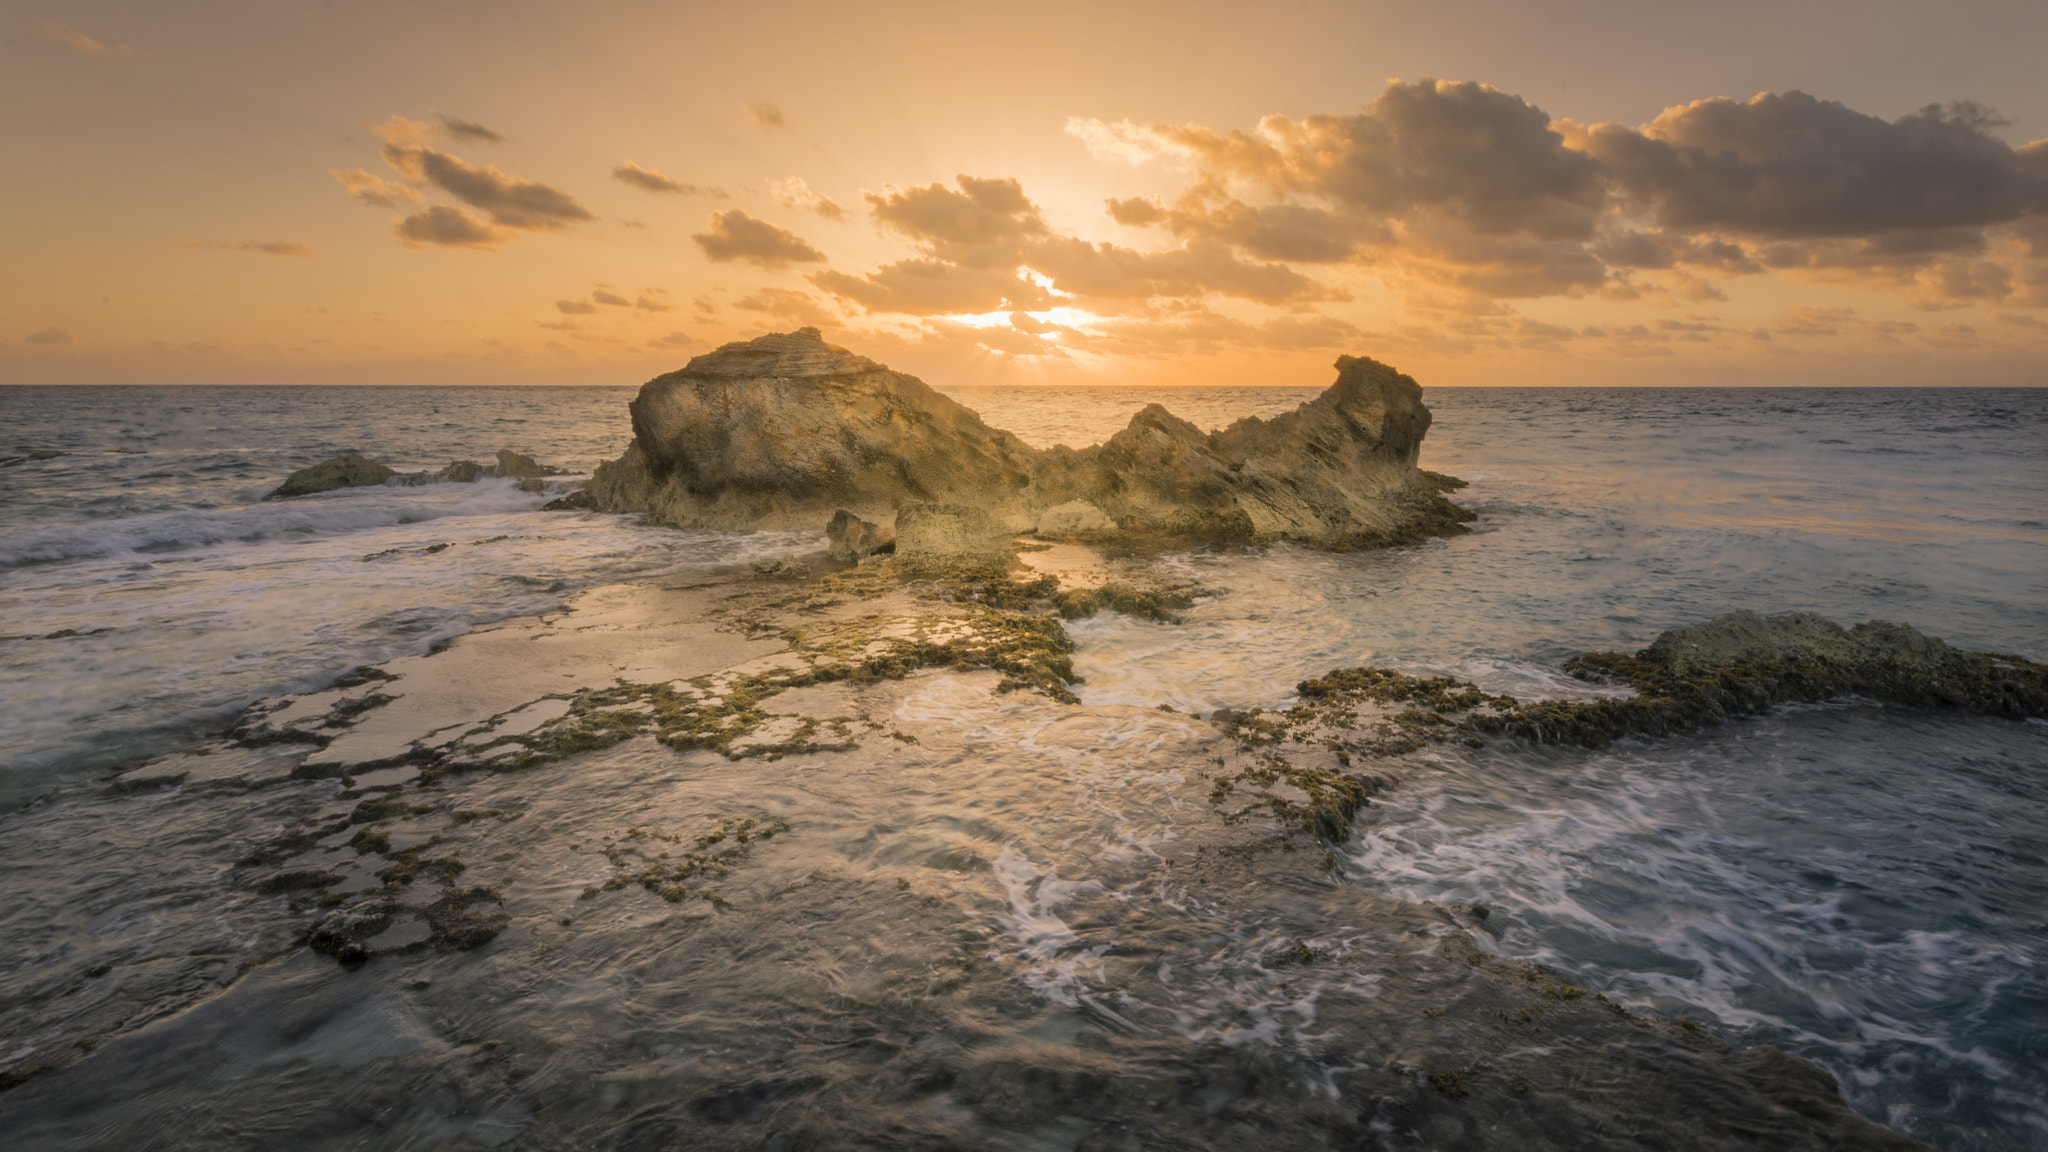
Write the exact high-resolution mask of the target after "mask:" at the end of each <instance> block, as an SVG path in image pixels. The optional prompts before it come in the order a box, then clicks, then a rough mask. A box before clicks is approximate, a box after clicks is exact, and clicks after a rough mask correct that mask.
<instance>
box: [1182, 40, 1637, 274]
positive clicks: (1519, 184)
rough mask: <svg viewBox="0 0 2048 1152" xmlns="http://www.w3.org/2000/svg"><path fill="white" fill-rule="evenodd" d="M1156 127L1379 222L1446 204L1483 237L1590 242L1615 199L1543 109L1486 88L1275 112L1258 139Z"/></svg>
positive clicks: (1248, 176) (1258, 180)
mask: <svg viewBox="0 0 2048 1152" xmlns="http://www.w3.org/2000/svg"><path fill="white" fill-rule="evenodd" d="M1152 131H1153V132H1154V133H1155V134H1157V135H1158V136H1159V137H1160V138H1161V139H1163V140H1164V141H1166V142H1168V143H1169V144H1172V145H1173V146H1175V147H1178V148H1181V149H1185V150H1186V151H1187V152H1189V153H1190V154H1192V155H1193V156H1194V157H1195V158H1196V159H1197V160H1198V161H1199V162H1200V163H1201V164H1202V166H1203V167H1204V168H1205V169H1206V170H1207V171H1209V172H1211V173H1213V174H1214V175H1215V176H1217V177H1219V178H1222V179H1224V180H1227V181H1230V182H1244V183H1250V184H1255V185H1262V186H1264V187H1265V188H1266V189H1268V190H1269V191H1271V192H1274V193H1277V194H1281V195H1298V196H1309V197H1314V198H1318V199H1322V200H1326V201H1328V202H1330V203H1331V204H1332V205H1333V206H1338V207H1341V208H1343V209H1346V210H1349V211H1351V212H1354V213H1357V214H1360V215H1362V216H1364V217H1365V218H1367V219H1370V220H1385V219H1388V218H1397V217H1402V216H1406V215H1408V214H1409V213H1411V212H1414V211H1415V210H1417V209H1420V208H1435V209H1438V210H1440V211H1441V212H1442V213H1444V214H1446V215H1448V216H1450V217H1453V218H1455V219H1458V220H1460V221H1462V222H1463V223H1465V224H1466V225H1467V226H1468V227H1470V228H1471V229H1473V230H1474V231H1478V232H1483V233H1491V234H1505V233H1510V232H1523V233H1528V234H1530V235H1533V236H1536V237H1539V238H1543V239H1586V238H1590V236H1591V235H1592V232H1593V225H1594V221H1595V220H1596V218H1597V217H1598V215H1599V212H1600V209H1601V207H1602V206H1603V203H1604V201H1605V197H1606V190H1605V188H1604V186H1603V183H1602V181H1601V172H1600V166H1599V164H1598V163H1597V162H1595V161H1594V160H1593V159H1591V158H1590V157H1588V156H1586V155H1584V154H1582V153H1579V152H1575V151H1573V150H1571V149H1570V148H1567V147H1566V146H1565V138H1564V136H1563V135H1562V134H1561V133H1559V132H1557V131H1556V130H1555V129H1553V128H1552V127H1551V124H1550V117H1549V116H1548V115H1547V114H1546V113H1545V112H1544V111H1543V110H1542V109H1540V108H1538V107H1536V106H1535V105H1533V104H1530V103H1528V102H1527V101H1525V100H1522V99H1521V98H1520V97H1517V96H1511V95H1509V94H1507V93H1505V92H1502V91H1500V90H1498V89H1496V88H1493V87H1491V86H1489V85H1484V84H1473V83H1469V82H1467V83H1454V82H1451V81H1447V80H1430V79H1424V80H1419V81H1416V82H1414V83H1400V82H1396V83H1394V84H1392V85H1390V86H1389V87H1388V88H1387V90H1386V91H1385V92H1382V93H1381V94H1380V95H1379V96H1378V97H1376V98H1375V99H1374V100H1373V102H1372V103H1371V104H1369V105H1367V106H1366V109H1365V111H1363V112H1361V113H1358V114H1356V115H1350V116H1338V115H1316V116H1310V117H1308V118H1306V119H1304V120H1300V121H1296V120H1292V119H1289V118H1288V117H1285V116H1268V117H1266V118H1265V119H1264V120H1261V121H1260V122H1259V130H1258V133H1257V134H1256V135H1248V134H1246V133H1243V132H1237V131H1232V132H1228V133H1218V132H1213V131H1211V130H1209V129H1206V128H1200V127H1195V126H1186V127H1174V126H1158V127H1155V128H1153V129H1152Z"/></svg>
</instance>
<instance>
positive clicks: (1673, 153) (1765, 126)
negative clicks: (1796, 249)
mask: <svg viewBox="0 0 2048 1152" xmlns="http://www.w3.org/2000/svg"><path fill="white" fill-rule="evenodd" d="M1997 124H1998V121H1996V120H1995V118H1992V117H1990V116H1989V114H1988V113H1986V112H1985V110H1984V109H1982V108H1979V107H1976V106H1975V105H1969V104H1958V105H1953V106H1951V107H1949V108H1947V109H1944V108H1941V107H1939V106H1935V105H1930V106H1928V107H1926V108H1923V109H1921V110H1920V111H1918V112H1915V113H1913V114H1911V115H1909V116H1903V117H1901V118H1899V119H1898V120H1895V121H1885V120H1882V119H1879V118H1878V117H1875V116H1869V115H1866V114H1864V113H1861V112H1857V111H1854V110H1852V109H1850V108H1848V107H1847V106H1845V105H1843V104H1839V103H1837V102H1835V101H1832V100H1819V99H1815V98H1814V97H1812V96H1809V95H1807V94H1806V93H1804V92H1797V91H1794V92H1786V93H1783V94H1778V93H1770V92H1766V93H1763V94H1761V95H1758V96H1756V97H1754V98H1752V99H1750V100H1748V101H1746V102H1739V101H1735V100H1730V99H1728V98H1726V97H1716V98H1714V99H1711V100H1696V101H1694V102H1693V103H1690V104H1686V105H1683V106H1680V107H1676V108H1668V109H1666V110H1665V111H1664V112H1663V114H1662V115H1660V116H1658V117H1657V118H1656V119H1655V120H1653V121H1651V122H1650V123H1649V124H1647V125H1645V126H1643V127H1642V128H1641V129H1632V128H1625V127H1622V126H1621V125H1617V124H1599V125H1595V126H1593V127H1592V128H1589V129H1586V130H1584V133H1583V136H1582V139H1581V141H1580V146H1581V147H1583V148H1584V150H1585V154H1586V155H1587V156H1588V157H1589V158H1592V159H1594V160H1597V161H1598V162H1599V163H1600V165H1601V166H1602V168H1603V169H1604V171H1605V172H1606V173H1607V174H1608V176H1609V178H1610V179H1612V180H1613V181H1614V183H1615V185H1616V187H1617V188H1618V189H1619V190H1620V191H1621V192H1622V194H1623V195H1625V196H1626V197H1628V198H1629V199H1630V200H1632V201H1633V202H1634V203H1635V205H1636V206H1638V207H1640V208H1641V209H1643V210H1644V211H1647V212H1649V213H1650V214H1652V215H1653V216H1654V218H1655V219H1656V220H1657V222H1658V223H1659V224H1661V225H1662V226H1663V227H1665V228H1667V229H1671V230H1675V231H1681V232H1716V233H1733V234H1736V235H1742V236H1752V237H1769V238H1777V239H1842V238H1849V237H1873V236H1880V235H1888V234H1895V233H1901V232H1928V231H1943V232H1946V233H1948V234H1949V235H1950V236H1951V237H1955V238H1962V237H1966V236H1969V235H1974V234H1975V233H1976V231H1977V230H1978V229H1981V228H1983V227H1985V226H1987V225H1991V224H1998V223H2003V222H2005V221H2009V220H2014V219H2017V218H2019V217H2020V216H2022V215H2026V214H2028V213H2033V212H2042V211H2048V181H2044V178H2043V175H2042V174H2040V173H2037V172H2035V171H2032V170H2031V168H2032V165H2031V163H2030V162H2027V161H2025V160H2023V158H2022V156H2021V155H2020V154H2019V153H2016V152H2015V151H2014V149H2012V148H2011V147H2009V146H2008V145H2006V144H2005V143H2004V142H2003V141H2001V140H1999V139H1998V138H1997V137H1996V136H1993V135H1992V134H1991V132H1990V129H1991V128H1993V127H1995V126H1997Z"/></svg>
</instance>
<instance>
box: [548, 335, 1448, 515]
mask: <svg viewBox="0 0 2048 1152" xmlns="http://www.w3.org/2000/svg"><path fill="white" fill-rule="evenodd" d="M629 407H630V410H631V412H632V417H633V442H632V444H631V445H629V446H628V447H627V449H626V452H625V454H624V455H623V456H621V457H620V458H619V459H617V460H614V461H611V462H609V463H606V464H602V465H600V466H599V467H598V469H597V472H596V475H594V476H593V477H592V478H591V481H590V483H589V484H588V485H587V486H586V488H585V491H587V492H588V493H589V497H590V505H591V507H593V508H595V509H597V510H600V511H606V512H638V513H642V514H644V515H645V517H646V518H647V520H648V521H649V522H650V523H655V524H663V525H667V526H670V527H675V528H713V529H729V530H730V529H756V528H761V529H784V530H789V529H817V528H820V527H822V526H824V525H825V523H826V522H827V521H828V520H830V519H832V518H833V517H834V516H835V515H836V514H837V513H839V512H842V511H844V512H847V513H850V514H851V515H852V516H855V517H859V518H860V519H862V520H867V521H873V522H874V523H875V524H877V525H892V524H895V522H896V516H897V513H898V512H900V511H902V510H904V509H906V508H909V507H911V506H913V505H942V506H945V507H946V508H947V511H948V512H949V514H954V515H963V516H967V517H971V518H972V519H974V520H975V521H977V522H979V523H980V524H982V525H985V527H986V531H987V532H988V533H989V534H991V535H996V534H1009V533H1013V532H1022V531H1031V530H1034V529H1035V530H1036V531H1037V532H1038V534H1039V535H1041V536H1055V537H1067V538H1078V539H1103V538H1109V537H1115V536H1124V537H1146V536H1151V537H1163V538H1177V539H1194V540H1215V541H1238V542H1245V543H1265V542H1270V541H1275V540H1294V541H1298V542H1300V543H1303V544H1307V545H1309V546H1312V547H1317V548H1325V549H1331V550H1340V551H1342V550H1351V549H1358V548H1371V547H1378V546H1381V545H1386V544H1400V543H1411V542H1414V541H1418V540H1422V539H1425V538H1427V537H1430V536H1439V535H1451V534H1455V533H1459V532H1463V531H1464V530H1465V529H1464V524H1465V522H1466V521H1469V520H1471V519H1473V516H1472V514H1471V513H1469V512H1467V511H1465V510H1464V509H1462V508H1460V507H1458V506H1457V505H1455V504H1453V503H1451V502H1450V501H1449V500H1447V499H1445V498H1444V495H1443V493H1445V492H1447V491H1452V490H1455V489H1457V488H1461V487H1463V486H1464V482H1463V481H1460V480H1456V479H1454V478H1452V477H1448V476H1439V475H1437V474H1435V473H1432V472H1427V471H1424V470H1422V469H1420V468H1418V467H1417V466H1416V459H1417V457H1418V455H1419V454H1420V452H1421V449H1422V438H1423V435H1424V434H1425V433H1426V432H1427V431H1428V430H1429V424H1430V414H1429V409H1428V408H1426V407H1424V406H1423V403H1422V388H1421V386H1420V385H1418V384H1416V383H1415V381H1414V380H1412V379H1410V378H1409V377H1407V376H1404V375H1402V374H1401V373H1399V372H1397V371H1395V370H1394V369H1393V368H1390V367H1388V366H1387V365H1385V364H1381V363H1379V362H1378V361H1375V360H1368V359H1365V358H1363V357H1354V356H1340V357H1338V359H1337V380H1336V383H1334V384H1332V385H1331V386H1330V388H1329V389H1328V390H1327V391H1325V392H1324V393H1323V394H1322V395H1321V396H1318V397H1316V398H1315V399H1314V400H1312V401H1310V402H1308V403H1306V404H1303V405H1301V406H1300V407H1299V408H1297V409H1295V410H1294V411H1293V412H1290V413H1286V414H1285V415H1281V416H1277V417H1274V418H1272V419H1270V420H1261V419H1258V418H1256V417H1247V418H1245V419H1242V420H1239V421H1237V422H1236V423H1234V424H1232V425H1231V426H1230V427H1228V428H1225V429H1223V430H1221V431H1218V432H1204V431H1202V430H1201V429H1199V428H1197V427H1195V426H1194V425H1193V424H1190V423H1188V422H1187V421H1185V420H1182V419H1180V418H1179V417H1177V416H1174V415H1173V414H1172V413H1170V412H1168V411H1167V410H1166V409H1165V408H1163V407H1161V406H1159V405H1157V404H1154V405H1152V406H1150V407H1148V408H1146V409H1145V410H1143V411H1142V412H1139V413H1138V414H1137V415H1136V416H1133V417H1132V418H1131V422H1130V425H1129V426H1128V427H1126V428H1125V429H1124V430H1123V431H1121V432H1118V433H1117V434H1116V435H1114V436H1112V437H1110V439H1109V440H1108V441H1107V442H1106V443H1103V444H1099V445H1096V446H1094V447H1090V448H1083V449H1079V450H1076V449H1072V448H1068V447H1065V446H1058V447H1053V448H1048V449H1037V448H1033V447H1031V446H1030V445H1027V444H1025V443H1024V442H1023V441H1022V440H1019V439H1018V438H1017V437H1016V436H1014V435H1012V434H1010V433H1008V432H1005V431H1002V430H1001V429H998V428H991V427H990V426H989V425H988V424H986V423H984V422H983V421H982V419H981V417H980V416H978V415H976V414H975V413H974V412H973V411H972V410H971V409H969V408H967V407H965V406H964V405H962V404H959V403H957V402H956V401H954V400H952V399H950V398H948V397H946V396H943V395H941V394H940V393H938V392H936V391H934V390H933V389H932V388H930V387H929V386H928V385H926V384H925V383H924V382H923V381H921V380H919V379H917V378H916V377H914V376H907V375H904V374H903V373H900V372H893V371H891V370H889V369H888V368H887V367H885V366H883V365H881V364H877V363H876V362H874V361H873V360H869V359H868V358H866V357H864V356H858V355H855V354H854V353H852V352H849V351H847V350H846V349H844V348H840V347H836V346H834V345H831V344H827V343H825V341H824V339H823V337H822V336H821V335H820V333H819V331H818V330H817V329H816V328H802V329H798V330H797V331H795V332H788V333H778V334H774V335H769V336H762V337H760V338H758V339H755V340H749V341H745V342H742V343H733V344H727V345H725V346H724V347H721V348H719V349H718V350H717V351H715V352H710V353H707V354H705V355H703V356H698V357H696V358H695V359H693V360H691V361H690V363H689V364H688V366H686V367H684V368H683V369H682V370H680V371H677V372H670V373H668V374H667V375H664V376H658V377H656V378H655V379H653V380H651V381H649V382H648V383H647V384H646V385H644V386H643V387H642V388H641V389H640V395H639V396H638V397H637V398H636V399H634V400H633V401H632V403H631V404H630V405H629ZM1047 513H1053V514H1052V515H1047Z"/></svg>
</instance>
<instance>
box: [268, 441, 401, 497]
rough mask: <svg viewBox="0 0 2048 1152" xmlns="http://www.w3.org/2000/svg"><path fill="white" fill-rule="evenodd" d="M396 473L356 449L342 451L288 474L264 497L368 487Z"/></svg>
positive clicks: (302, 494) (306, 494)
mask: <svg viewBox="0 0 2048 1152" xmlns="http://www.w3.org/2000/svg"><path fill="white" fill-rule="evenodd" d="M396 475H398V473H396V472H394V471H392V470H391V469H390V468H387V467H385V466H384V465H382V464H380V463H378V462H377V461H375V460H372V459H370V458H369V457H367V456H364V455H363V454H362V453H360V452H344V453H342V454H341V455H339V456H333V457H329V458H328V459H326V460H322V461H321V462H320V463H318V464H315V465H313V466H312V467H310V468H301V469H299V470H298V471H297V472H294V473H292V474H291V475H290V476H288V477H286V478H285V482H284V483H282V484H279V485H278V486H277V487H276V488H274V489H272V490H271V493H270V495H268V496H265V497H264V499H265V500H287V499H290V498H291V497H293V496H310V495H312V494H313V493H315V492H332V491H333V490H335V489H336V488H370V487H374V486H376V485H379V484H382V483H384V482H385V481H386V480H389V479H391V478H392V477H393V476H396Z"/></svg>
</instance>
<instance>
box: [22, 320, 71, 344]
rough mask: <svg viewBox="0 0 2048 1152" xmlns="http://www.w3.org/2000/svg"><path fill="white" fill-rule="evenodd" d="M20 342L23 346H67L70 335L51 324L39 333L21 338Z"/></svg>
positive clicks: (69, 341)
mask: <svg viewBox="0 0 2048 1152" xmlns="http://www.w3.org/2000/svg"><path fill="white" fill-rule="evenodd" d="M21 342H22V343H23V344H69V343H71V333H69V332H66V331H65V330H64V329H62V328H59V327H57V326H56V325H55V324H52V325H50V326H49V327H48V328H45V329H43V330H42V331H40V332H31V333H29V334H28V335H27V336H25V337H23V338H22V341H21Z"/></svg>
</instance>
